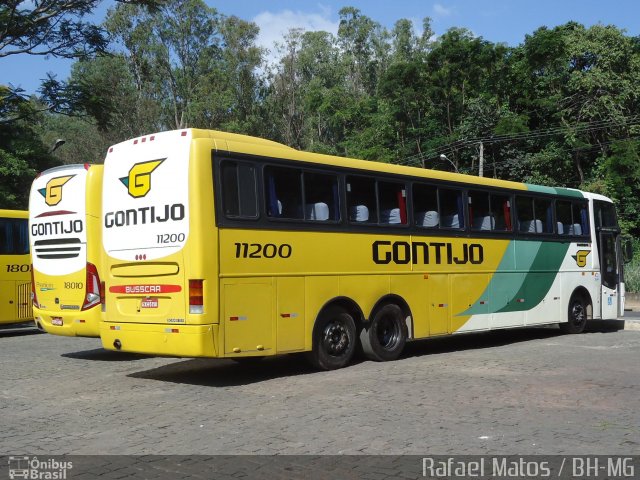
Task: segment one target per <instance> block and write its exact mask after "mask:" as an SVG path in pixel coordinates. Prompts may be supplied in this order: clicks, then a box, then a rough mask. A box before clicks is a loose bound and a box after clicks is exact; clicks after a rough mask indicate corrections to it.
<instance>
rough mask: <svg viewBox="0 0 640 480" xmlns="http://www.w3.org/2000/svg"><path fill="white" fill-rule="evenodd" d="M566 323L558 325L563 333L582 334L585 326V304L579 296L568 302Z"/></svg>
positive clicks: (574, 296)
mask: <svg viewBox="0 0 640 480" xmlns="http://www.w3.org/2000/svg"><path fill="white" fill-rule="evenodd" d="M567 317H568V318H567V320H568V321H567V322H566V323H561V324H560V330H562V331H563V332H564V333H582V332H583V331H584V327H585V326H586V325H587V304H586V302H585V301H584V299H583V298H582V296H581V295H577V294H576V295H573V296H572V297H571V301H570V302H569V312H568V315H567Z"/></svg>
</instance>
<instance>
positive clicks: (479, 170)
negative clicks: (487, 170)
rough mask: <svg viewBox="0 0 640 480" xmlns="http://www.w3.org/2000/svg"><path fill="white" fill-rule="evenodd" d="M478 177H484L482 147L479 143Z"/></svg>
mask: <svg viewBox="0 0 640 480" xmlns="http://www.w3.org/2000/svg"><path fill="white" fill-rule="evenodd" d="M478 176H480V177H484V145H483V144H482V142H480V166H479V168H478Z"/></svg>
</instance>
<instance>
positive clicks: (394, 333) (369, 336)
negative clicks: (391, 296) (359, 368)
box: [360, 304, 407, 362]
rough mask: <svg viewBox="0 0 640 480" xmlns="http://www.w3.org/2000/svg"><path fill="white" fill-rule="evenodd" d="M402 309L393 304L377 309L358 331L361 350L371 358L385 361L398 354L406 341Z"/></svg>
mask: <svg viewBox="0 0 640 480" xmlns="http://www.w3.org/2000/svg"><path fill="white" fill-rule="evenodd" d="M403 317H404V315H403V314H402V309H401V308H400V307H399V306H397V305H393V304H389V305H385V306H384V307H382V308H381V309H380V310H378V311H377V312H376V313H375V315H374V316H373V318H372V319H371V320H370V321H369V324H368V325H366V326H365V328H363V329H362V331H361V332H360V343H361V345H362V351H363V352H364V354H365V355H366V356H367V357H368V358H370V359H371V360H375V361H378V362H385V361H389V360H395V359H396V358H398V357H399V356H400V354H401V353H402V350H403V349H404V345H405V343H407V326H406V324H405V323H404V318H403Z"/></svg>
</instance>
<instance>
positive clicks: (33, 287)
mask: <svg viewBox="0 0 640 480" xmlns="http://www.w3.org/2000/svg"><path fill="white" fill-rule="evenodd" d="M31 302H32V303H33V306H34V307H36V308H40V304H39V303H38V295H36V282H35V281H34V279H33V264H31Z"/></svg>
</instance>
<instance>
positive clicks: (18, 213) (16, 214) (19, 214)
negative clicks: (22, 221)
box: [0, 209, 29, 218]
mask: <svg viewBox="0 0 640 480" xmlns="http://www.w3.org/2000/svg"><path fill="white" fill-rule="evenodd" d="M0 217H3V218H29V212H28V211H27V210H2V209H0Z"/></svg>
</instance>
